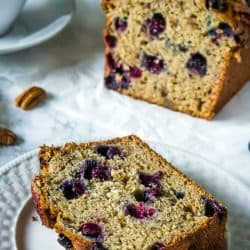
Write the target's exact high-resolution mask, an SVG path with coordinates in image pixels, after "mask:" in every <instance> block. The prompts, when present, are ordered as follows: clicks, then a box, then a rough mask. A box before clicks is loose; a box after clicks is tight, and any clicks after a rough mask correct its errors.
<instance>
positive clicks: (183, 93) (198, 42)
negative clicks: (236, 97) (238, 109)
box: [103, 0, 250, 119]
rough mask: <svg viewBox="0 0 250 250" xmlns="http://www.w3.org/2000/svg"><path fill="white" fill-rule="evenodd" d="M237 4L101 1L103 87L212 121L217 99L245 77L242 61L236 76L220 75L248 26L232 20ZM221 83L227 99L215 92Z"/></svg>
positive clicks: (245, 37)
mask: <svg viewBox="0 0 250 250" xmlns="http://www.w3.org/2000/svg"><path fill="white" fill-rule="evenodd" d="M237 4H241V5H242V2H241V1H223V0H218V1H211V0H206V1H204V0H202V1H201V0H195V1H174V0H170V1H165V0H159V1H147V0H144V1H141V0H140V1H139V0H138V1H130V0H123V1H119V0H116V1H105V0H104V1H103V6H104V9H105V12H106V20H107V22H106V28H105V32H104V39H105V44H106V49H105V56H106V66H105V85H106V87H107V88H110V89H114V90H117V91H118V92H120V93H123V94H125V95H129V96H132V97H134V98H137V99H143V100H146V101H148V102H151V103H156V104H159V105H161V106H164V107H168V108H171V109H174V110H177V111H181V112H186V113H189V114H191V115H193V116H198V117H202V118H207V119H211V118H213V116H214V115H215V113H216V111H218V110H216V108H215V107H216V105H217V104H218V102H222V101H221V99H223V100H225V101H224V102H223V103H225V102H226V101H227V100H228V99H230V98H231V96H232V95H233V93H235V92H236V91H237V90H238V89H239V88H240V87H241V86H242V85H243V84H244V83H245V82H246V79H250V73H249V70H248V68H249V67H250V62H249V61H245V60H242V61H241V62H239V65H240V66H239V68H240V69H241V72H242V73H243V74H244V76H245V77H244V79H242V78H241V77H238V78H237V77H236V79H235V81H234V82H230V84H228V79H227V75H228V74H229V72H228V69H230V70H232V71H234V68H230V64H231V63H232V61H233V60H234V59H235V57H237V56H238V55H240V53H241V50H242V48H245V47H247V46H248V45H247V44H248V43H249V34H250V32H249V27H250V26H249V25H246V22H241V21H240V20H239V18H238V17H239V16H238V14H236V13H235V9H236V8H235V6H237ZM243 6H244V9H247V8H248V7H247V6H246V3H245V4H244V5H243ZM249 9H250V8H249ZM246 12H247V11H246ZM249 13H250V12H249ZM242 15H243V14H242ZM242 15H241V16H242ZM247 15H248V17H249V20H250V14H245V12H244V17H245V16H247ZM244 53H250V49H249V50H247V51H245V50H244ZM234 74H235V75H236V74H238V72H236V71H234ZM224 88H226V91H227V92H229V93H230V96H224V95H223V94H222V90H223V89H224Z"/></svg>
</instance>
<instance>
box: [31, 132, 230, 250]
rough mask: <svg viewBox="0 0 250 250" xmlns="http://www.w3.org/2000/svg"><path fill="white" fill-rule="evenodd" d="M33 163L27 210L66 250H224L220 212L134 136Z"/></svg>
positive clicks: (67, 149) (53, 150)
mask: <svg viewBox="0 0 250 250" xmlns="http://www.w3.org/2000/svg"><path fill="white" fill-rule="evenodd" d="M39 157H40V163H41V165H40V167H41V171H40V173H39V174H38V175H37V176H36V177H35V178H34V180H33V182H32V195H33V201H34V206H35V208H36V210H37V212H38V214H39V215H40V217H41V221H42V223H43V224H44V225H45V226H47V227H50V228H53V229H55V230H56V231H57V232H58V233H59V234H60V235H59V239H58V242H59V243H60V244H62V245H63V246H64V247H65V248H67V249H74V250H98V249H99V250H105V249H106V250H108V249H109V250H129V249H130V250H131V249H134V250H164V249H165V250H166V249H167V250H174V249H176V250H177V249H178V250H194V249H197V250H222V249H226V222H227V210H226V209H225V208H224V207H223V206H222V205H221V204H220V203H219V202H217V201H216V200H214V199H213V197H212V196H211V195H210V194H208V193H207V192H206V191H204V190H203V189H202V188H201V187H199V186H198V185H196V184H195V183H194V182H193V181H192V180H190V179H189V178H188V177H186V176H185V175H184V174H182V173H181V172H180V171H178V170H177V169H176V168H174V167H173V166H171V165H170V164H169V163H168V162H167V161H166V160H165V159H163V158H162V157H161V156H160V155H158V154H157V153H156V152H154V151H153V150H152V149H151V148H149V146H148V145H147V144H145V143H144V142H143V141H141V140H140V139H139V138H138V137H136V136H128V137H123V138H116V139H113V140H109V141H100V142H92V143H84V144H75V143H69V144H66V145H65V146H64V147H47V146H43V147H42V148H41V150H40V155H39Z"/></svg>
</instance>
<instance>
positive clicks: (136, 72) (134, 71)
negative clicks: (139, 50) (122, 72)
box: [130, 67, 142, 78]
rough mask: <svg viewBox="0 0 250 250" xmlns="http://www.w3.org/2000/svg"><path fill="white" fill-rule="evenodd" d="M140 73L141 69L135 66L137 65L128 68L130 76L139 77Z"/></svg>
mask: <svg viewBox="0 0 250 250" xmlns="http://www.w3.org/2000/svg"><path fill="white" fill-rule="evenodd" d="M141 75H142V72H141V70H140V69H139V68H137V67H131V68H130V76H131V77H132V78H140V77H141Z"/></svg>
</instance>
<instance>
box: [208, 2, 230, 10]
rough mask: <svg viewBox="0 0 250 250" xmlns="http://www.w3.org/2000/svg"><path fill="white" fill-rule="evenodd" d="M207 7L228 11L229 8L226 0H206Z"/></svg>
mask: <svg viewBox="0 0 250 250" xmlns="http://www.w3.org/2000/svg"><path fill="white" fill-rule="evenodd" d="M206 7H207V9H214V10H219V11H226V10H227V9H228V5H227V3H226V0H206Z"/></svg>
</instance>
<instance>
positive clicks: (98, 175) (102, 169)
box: [92, 164, 111, 181]
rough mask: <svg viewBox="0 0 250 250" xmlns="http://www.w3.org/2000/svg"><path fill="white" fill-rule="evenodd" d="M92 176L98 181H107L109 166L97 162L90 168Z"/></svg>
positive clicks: (109, 176) (109, 172)
mask: <svg viewBox="0 0 250 250" xmlns="http://www.w3.org/2000/svg"><path fill="white" fill-rule="evenodd" d="M92 176H93V178H94V179H99V180H100V181H107V180H110V179H111V170H110V167H108V166H105V165H102V164H97V165H96V167H94V169H93V170H92Z"/></svg>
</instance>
